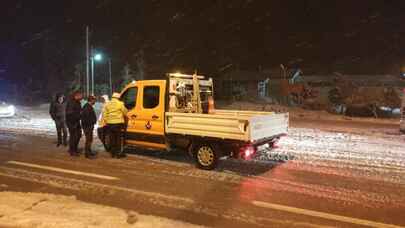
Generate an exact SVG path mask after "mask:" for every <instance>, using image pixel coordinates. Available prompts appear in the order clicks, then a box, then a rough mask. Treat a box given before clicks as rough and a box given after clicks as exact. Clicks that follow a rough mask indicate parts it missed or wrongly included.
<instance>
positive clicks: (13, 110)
mask: <svg viewBox="0 0 405 228" xmlns="http://www.w3.org/2000/svg"><path fill="white" fill-rule="evenodd" d="M7 112H9V113H11V114H12V115H14V114H15V107H14V105H10V106H8V107H7Z"/></svg>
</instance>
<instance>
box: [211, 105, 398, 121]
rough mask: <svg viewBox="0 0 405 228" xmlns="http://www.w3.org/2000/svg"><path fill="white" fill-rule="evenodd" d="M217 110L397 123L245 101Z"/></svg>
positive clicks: (301, 117) (302, 117) (298, 117)
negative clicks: (280, 113) (285, 113)
mask: <svg viewBox="0 0 405 228" xmlns="http://www.w3.org/2000/svg"><path fill="white" fill-rule="evenodd" d="M217 108H218V109H230V110H244V111H246V110H249V111H265V112H289V113H290V117H291V118H297V119H309V120H340V121H358V122H373V123H398V121H399V119H398V118H392V119H382V118H379V119H376V118H368V117H347V116H343V115H337V114H332V113H329V112H327V111H322V110H308V109H302V108H298V107H287V106H282V105H272V104H267V103H254V102H246V101H237V102H233V103H228V104H226V103H224V102H218V103H217Z"/></svg>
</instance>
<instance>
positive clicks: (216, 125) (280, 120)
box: [165, 110, 289, 142]
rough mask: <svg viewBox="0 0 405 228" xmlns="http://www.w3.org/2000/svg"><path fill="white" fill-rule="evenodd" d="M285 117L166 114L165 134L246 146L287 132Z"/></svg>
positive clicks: (225, 112)
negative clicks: (203, 138)
mask: <svg viewBox="0 0 405 228" xmlns="http://www.w3.org/2000/svg"><path fill="white" fill-rule="evenodd" d="M288 118H289V117H288V113H282V114H275V113H272V112H253V111H232V110H216V112H215V113H214V114H195V113H176V112H167V113H166V121H165V122H166V123H165V124H166V125H165V131H166V133H167V134H180V135H190V136H200V137H212V138H220V139H230V140H238V141H246V142H255V141H260V140H262V139H267V138H272V137H276V136H278V135H281V134H287V132H288V124H289V121H288Z"/></svg>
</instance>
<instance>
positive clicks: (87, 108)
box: [81, 96, 97, 159]
mask: <svg viewBox="0 0 405 228" xmlns="http://www.w3.org/2000/svg"><path fill="white" fill-rule="evenodd" d="M95 103H96V97H94V96H89V97H88V99H87V103H86V104H85V105H84V106H83V109H82V115H81V119H82V127H83V132H84V135H85V136H86V144H85V156H86V158H90V159H92V158H95V156H96V154H94V153H93V152H92V151H91V144H92V143H93V131H94V125H95V124H96V123H97V116H96V112H95V111H94V108H93V106H94V104H95Z"/></svg>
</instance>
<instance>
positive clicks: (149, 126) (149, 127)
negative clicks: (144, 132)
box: [145, 121, 152, 130]
mask: <svg viewBox="0 0 405 228" xmlns="http://www.w3.org/2000/svg"><path fill="white" fill-rule="evenodd" d="M145 128H146V129H148V130H150V129H151V128H152V124H151V123H150V121H148V122H147V123H146V124H145Z"/></svg>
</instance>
